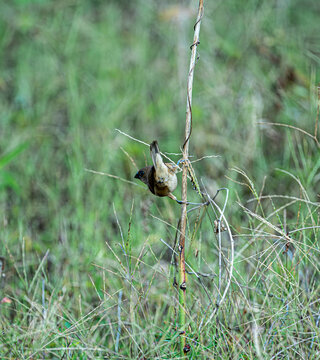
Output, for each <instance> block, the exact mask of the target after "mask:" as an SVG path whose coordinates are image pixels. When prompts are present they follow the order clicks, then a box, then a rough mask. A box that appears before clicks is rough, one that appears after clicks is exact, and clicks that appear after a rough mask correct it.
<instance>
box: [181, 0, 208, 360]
mask: <svg viewBox="0 0 320 360" xmlns="http://www.w3.org/2000/svg"><path fill="white" fill-rule="evenodd" d="M202 16H203V0H199V9H198V16H197V21H196V24H195V27H194V36H193V43H192V45H191V59H190V67H189V74H188V85H187V111H186V127H185V142H184V144H183V149H182V151H183V153H182V159H183V160H184V161H185V163H187V161H188V158H189V138H190V134H191V127H192V124H191V121H192V113H191V103H192V86H193V74H194V68H195V64H196V54H197V46H198V44H199V34H200V24H201V19H202ZM187 185H188V167H187V166H184V167H183V170H182V191H181V200H182V202H183V204H182V205H181V218H180V238H179V252H180V266H179V327H180V332H181V333H182V334H185V330H186V264H185V239H186V227H187V204H186V203H187V202H188V200H187ZM185 350H186V336H181V337H180V356H181V357H184V356H185V354H186V351H185Z"/></svg>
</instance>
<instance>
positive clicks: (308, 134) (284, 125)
mask: <svg viewBox="0 0 320 360" xmlns="http://www.w3.org/2000/svg"><path fill="white" fill-rule="evenodd" d="M257 124H259V125H274V126H283V127H287V128H289V129H293V130H297V131H299V132H301V133H302V134H304V135H307V136H309V137H311V139H313V140H314V141H315V142H316V144H317V145H318V147H320V143H319V141H318V139H317V137H316V136H315V135H312V134H310V133H308V132H307V131H305V130H303V129H300V128H298V127H296V126H293V125H288V124H281V123H272V122H264V121H259V122H257Z"/></svg>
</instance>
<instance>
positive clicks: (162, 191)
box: [134, 140, 178, 201]
mask: <svg viewBox="0 0 320 360" xmlns="http://www.w3.org/2000/svg"><path fill="white" fill-rule="evenodd" d="M150 154H151V158H152V162H153V165H152V166H146V167H144V168H142V169H140V170H139V171H138V172H137V173H136V175H135V176H134V177H135V178H136V179H139V180H141V181H142V182H143V183H145V184H146V185H148V188H149V190H150V191H151V192H152V194H154V195H156V196H161V197H162V196H168V197H169V198H170V199H173V200H175V201H177V198H176V197H175V196H174V195H173V194H172V192H173V191H174V190H175V189H176V187H177V184H178V180H177V176H176V171H177V169H178V167H177V166H176V165H175V164H169V163H164V162H163V160H162V156H161V154H160V150H159V145H158V142H157V141H156V140H154V141H152V143H151V144H150Z"/></svg>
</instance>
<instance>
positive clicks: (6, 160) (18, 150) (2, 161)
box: [0, 143, 29, 169]
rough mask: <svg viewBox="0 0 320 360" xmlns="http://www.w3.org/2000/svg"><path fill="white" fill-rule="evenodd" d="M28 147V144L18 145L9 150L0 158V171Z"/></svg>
mask: <svg viewBox="0 0 320 360" xmlns="http://www.w3.org/2000/svg"><path fill="white" fill-rule="evenodd" d="M28 146H29V143H24V144H21V145H18V146H17V147H15V148H14V149H13V150H11V151H10V152H9V153H7V154H6V155H4V156H2V157H0V169H1V168H3V167H4V166H5V165H7V164H8V163H9V162H10V161H12V160H13V159H14V158H15V157H16V156H17V155H19V154H20V153H21V152H22V151H23V150H25V149H26V148H27V147H28Z"/></svg>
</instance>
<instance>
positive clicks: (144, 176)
mask: <svg viewBox="0 0 320 360" xmlns="http://www.w3.org/2000/svg"><path fill="white" fill-rule="evenodd" d="M148 171H149V167H146V168H143V169H140V170H139V171H138V172H137V173H136V174H135V176H134V178H135V179H139V180H141V181H142V182H143V183H145V184H147V185H148Z"/></svg>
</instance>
